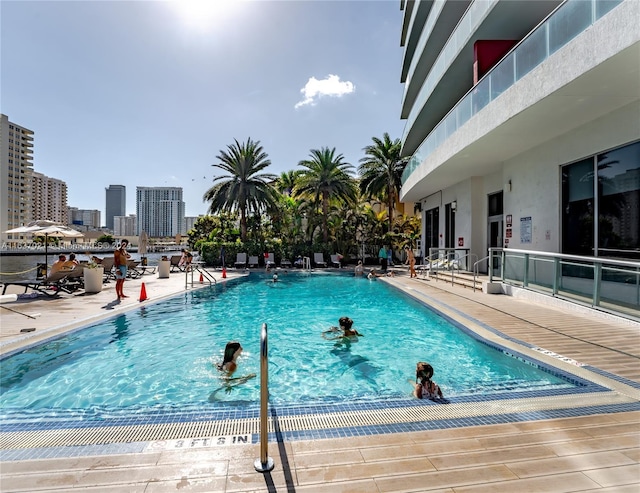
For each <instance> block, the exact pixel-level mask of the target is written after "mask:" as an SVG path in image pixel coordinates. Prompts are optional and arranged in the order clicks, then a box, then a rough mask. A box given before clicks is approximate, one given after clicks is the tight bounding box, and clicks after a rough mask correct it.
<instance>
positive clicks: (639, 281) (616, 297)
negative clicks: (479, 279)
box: [489, 248, 640, 320]
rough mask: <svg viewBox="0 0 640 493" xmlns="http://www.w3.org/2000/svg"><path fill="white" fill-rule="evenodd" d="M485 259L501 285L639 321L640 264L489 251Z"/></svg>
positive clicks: (573, 256) (522, 252) (514, 250)
mask: <svg viewBox="0 0 640 493" xmlns="http://www.w3.org/2000/svg"><path fill="white" fill-rule="evenodd" d="M489 257H490V262H489V264H490V266H494V265H498V264H499V269H500V273H501V274H500V275H501V277H502V282H504V283H507V284H511V285H514V286H520V287H523V288H526V289H530V290H532V291H537V292H541V293H545V294H549V295H551V296H555V297H559V298H566V299H569V300H571V301H573V302H577V303H581V304H586V305H590V306H592V307H594V308H599V309H601V310H603V311H607V312H611V313H614V314H617V315H621V316H623V317H625V318H632V319H634V320H640V262H636V261H632V260H614V259H609V258H603V257H582V256H578V255H565V254H561V253H552V252H537V251H531V250H516V249H512V248H508V249H503V248H490V249H489ZM494 276H495V272H494V269H492V268H489V281H490V282H492V281H493V278H494Z"/></svg>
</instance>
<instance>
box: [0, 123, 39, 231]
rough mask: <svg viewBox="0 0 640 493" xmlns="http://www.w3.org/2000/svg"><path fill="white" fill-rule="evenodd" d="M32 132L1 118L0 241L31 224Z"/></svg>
mask: <svg viewBox="0 0 640 493" xmlns="http://www.w3.org/2000/svg"><path fill="white" fill-rule="evenodd" d="M32 161H33V131H32V130H29V129H27V128H25V127H22V126H20V125H18V124H16V123H13V122H10V121H9V118H8V117H7V116H6V115H0V234H1V235H2V236H1V237H2V240H3V241H4V240H7V239H17V238H18V237H19V236H18V235H6V234H4V233H1V232H2V231H6V230H7V229H13V228H17V227H19V226H24V225H25V224H27V223H29V222H30V221H32V220H33V214H32V212H33V210H32V204H31V186H32V183H31V174H32V172H33V162H32Z"/></svg>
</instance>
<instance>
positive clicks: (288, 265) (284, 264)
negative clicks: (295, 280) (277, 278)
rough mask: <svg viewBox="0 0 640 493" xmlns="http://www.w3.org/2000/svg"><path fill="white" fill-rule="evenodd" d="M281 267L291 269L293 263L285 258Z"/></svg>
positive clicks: (281, 262)
mask: <svg viewBox="0 0 640 493" xmlns="http://www.w3.org/2000/svg"><path fill="white" fill-rule="evenodd" d="M280 267H282V268H284V267H291V261H290V260H287V259H286V258H283V259H282V260H281V261H280Z"/></svg>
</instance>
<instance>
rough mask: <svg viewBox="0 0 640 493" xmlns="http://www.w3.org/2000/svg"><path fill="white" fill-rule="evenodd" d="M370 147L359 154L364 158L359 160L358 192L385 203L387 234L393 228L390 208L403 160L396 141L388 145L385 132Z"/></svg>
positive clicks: (395, 195) (389, 142)
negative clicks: (387, 224)
mask: <svg viewBox="0 0 640 493" xmlns="http://www.w3.org/2000/svg"><path fill="white" fill-rule="evenodd" d="M372 140H373V142H374V143H373V144H372V145H368V146H367V147H365V148H364V149H363V150H364V152H365V157H363V158H362V159H360V163H361V164H360V166H359V167H358V172H359V174H360V190H361V191H362V193H363V194H365V195H367V196H369V197H379V198H380V199H381V200H386V202H387V212H388V220H389V229H388V230H389V231H391V228H392V226H393V206H394V204H395V202H396V200H397V198H398V196H399V194H400V187H402V172H403V171H404V168H405V166H406V165H407V158H403V157H401V156H400V148H401V143H400V139H396V140H394V141H391V137H389V134H388V133H387V132H385V133H384V136H383V137H382V140H381V139H379V138H377V137H373V138H372Z"/></svg>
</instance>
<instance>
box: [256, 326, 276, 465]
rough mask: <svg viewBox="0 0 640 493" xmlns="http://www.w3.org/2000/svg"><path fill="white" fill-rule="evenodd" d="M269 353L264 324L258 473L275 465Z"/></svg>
mask: <svg viewBox="0 0 640 493" xmlns="http://www.w3.org/2000/svg"><path fill="white" fill-rule="evenodd" d="M268 358H269V352H268V345H267V324H262V332H261V334H260V457H259V458H257V459H256V460H255V461H254V463H253V467H255V469H256V471H258V472H269V471H271V470H272V469H273V468H274V466H275V464H274V463H273V459H272V458H271V457H269V453H268V450H267V448H268V446H269V430H268V428H267V414H268V412H269V411H268V406H269V359H268Z"/></svg>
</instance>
